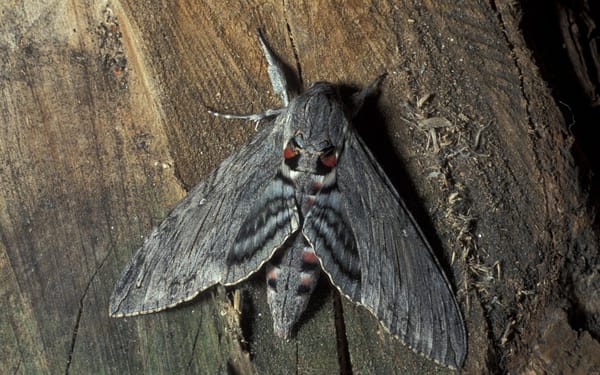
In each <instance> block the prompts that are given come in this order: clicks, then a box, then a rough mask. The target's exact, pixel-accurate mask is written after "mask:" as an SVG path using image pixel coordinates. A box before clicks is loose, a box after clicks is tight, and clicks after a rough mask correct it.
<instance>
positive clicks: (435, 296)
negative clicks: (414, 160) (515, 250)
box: [305, 129, 466, 368]
mask: <svg viewBox="0 0 600 375" xmlns="http://www.w3.org/2000/svg"><path fill="white" fill-rule="evenodd" d="M333 191H334V193H333V194H332V193H328V194H325V195H323V196H321V194H319V195H318V196H317V197H316V200H315V206H317V207H318V208H319V207H321V206H324V208H319V209H318V210H317V211H316V212H314V213H313V212H312V211H311V214H310V215H309V217H307V223H306V224H305V229H306V228H307V227H308V228H310V227H311V226H314V224H312V222H313V221H315V222H317V223H326V227H332V228H336V229H335V230H330V231H327V230H320V231H319V230H312V231H311V230H309V231H308V234H306V233H305V235H307V237H308V238H309V239H311V241H312V242H313V243H314V245H315V251H316V253H317V254H318V255H319V257H320V258H321V260H322V265H323V268H324V270H325V272H326V273H327V274H328V275H329V276H330V278H331V280H332V282H333V283H334V284H335V285H336V286H337V287H338V289H340V291H342V293H344V294H345V295H347V296H349V297H350V298H352V299H353V300H354V301H355V302H357V303H360V304H362V305H364V306H365V307H367V309H369V310H370V311H371V312H372V313H373V314H374V315H375V316H377V317H378V318H379V320H380V321H381V323H382V324H383V326H384V327H385V328H386V329H388V330H389V331H390V332H391V333H392V334H394V335H395V336H398V337H399V338H400V339H401V340H402V341H403V342H405V343H406V344H407V345H408V346H410V347H411V348H412V349H414V350H415V351H417V352H419V353H421V354H424V355H426V356H427V357H429V358H432V359H433V360H435V361H437V362H439V363H442V364H445V365H447V366H450V367H453V368H458V367H460V366H461V365H462V362H463V360H464V357H465V353H466V339H465V331H464V325H463V321H462V317H461V314H460V311H459V308H458V305H457V303H456V301H455V299H454V295H453V293H452V290H451V288H450V285H449V283H448V281H447V279H446V277H445V275H444V274H443V272H442V270H441V268H440V266H439V265H438V262H437V260H436V259H435V258H434V255H433V252H432V250H431V248H430V247H429V245H428V243H427V242H426V240H425V238H424V237H423V235H422V233H421V231H420V229H419V228H418V226H417V225H416V223H415V222H414V219H413V218H412V216H411V214H410V213H409V212H408V210H407V209H406V207H405V206H404V203H403V202H402V200H401V198H400V197H399V196H398V194H397V192H396V191H395V189H394V187H393V186H392V185H391V183H390V181H389V180H388V178H387V177H386V175H385V174H384V173H383V171H382V169H381V167H380V166H379V165H378V163H377V162H376V161H375V159H374V158H373V156H372V155H371V153H370V151H369V150H368V149H367V148H366V146H365V145H364V143H363V141H362V140H361V139H360V138H359V137H358V135H357V134H356V133H355V132H354V131H353V130H352V129H348V131H347V134H346V142H345V145H344V148H343V151H342V153H341V155H340V156H339V160H338V164H337V167H336V184H335V188H334V189H333ZM328 207H334V208H335V209H336V212H335V213H334V214H327V213H325V212H324V211H326V209H327V208H328ZM313 215H314V218H311V217H312V216H313ZM333 220H341V222H339V223H333V222H332V221H333ZM317 226H323V224H318V225H317ZM305 232H306V231H305ZM319 232H324V233H330V234H335V235H336V236H333V237H331V236H330V237H331V238H325V240H319V237H320V236H319V235H318V233H319ZM321 237H323V236H321ZM339 238H353V239H354V240H355V245H354V246H351V247H350V250H349V251H348V250H346V251H345V252H344V251H342V250H339V249H337V247H336V246H331V245H329V244H331V243H333V244H336V243H339ZM331 249H334V252H333V253H331ZM355 252H356V254H357V256H358V258H359V259H360V261H359V270H358V272H359V273H360V282H359V285H358V286H353V285H350V284H348V280H349V279H348V278H347V277H338V276H337V275H343V276H347V273H344V272H338V270H337V269H338V268H340V267H339V266H340V265H342V266H343V265H345V264H348V262H349V261H351V259H344V257H345V256H350V255H353V254H354V253H355ZM342 270H343V267H342ZM349 286H351V287H352V288H354V289H357V290H359V291H360V292H359V296H357V297H353V296H352V294H351V293H348V292H347V291H348V288H349ZM354 289H352V290H354Z"/></svg>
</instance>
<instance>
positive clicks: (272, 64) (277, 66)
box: [257, 29, 297, 107]
mask: <svg viewBox="0 0 600 375" xmlns="http://www.w3.org/2000/svg"><path fill="white" fill-rule="evenodd" d="M257 32H258V40H259V41H260V45H261V47H262V49H263V53H264V54H265V58H266V59H267V63H268V64H269V67H268V69H267V70H268V72H269V78H270V79H271V86H273V91H274V92H275V94H278V95H279V96H280V97H281V101H282V102H283V106H284V107H287V105H288V103H289V102H290V99H291V98H292V96H294V95H295V94H296V93H297V90H296V86H297V85H296V82H295V80H294V79H293V77H292V75H291V74H290V72H289V69H288V68H287V66H286V65H285V64H284V63H283V62H282V61H281V60H280V59H279V58H278V57H277V55H275V53H274V52H273V50H272V49H271V47H269V44H268V43H267V40H266V39H265V36H264V35H263V33H262V31H261V30H260V29H257Z"/></svg>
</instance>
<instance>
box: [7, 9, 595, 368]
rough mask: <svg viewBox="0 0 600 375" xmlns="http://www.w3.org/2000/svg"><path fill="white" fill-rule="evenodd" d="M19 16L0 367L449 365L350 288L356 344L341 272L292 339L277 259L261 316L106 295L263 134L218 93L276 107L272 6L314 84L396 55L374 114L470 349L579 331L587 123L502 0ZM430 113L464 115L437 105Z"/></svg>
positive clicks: (252, 305) (589, 349) (344, 78)
mask: <svg viewBox="0 0 600 375" xmlns="http://www.w3.org/2000/svg"><path fill="white" fill-rule="evenodd" d="M0 15H1V16H0V25H2V26H1V27H0V30H1V31H2V33H0V51H1V52H0V90H1V99H0V113H1V115H2V121H1V126H2V127H1V131H2V133H1V136H0V239H1V241H0V280H1V281H2V287H0V296H1V298H2V304H1V306H0V342H1V343H2V350H1V351H0V373H52V374H54V373H75V374H79V373H119V374H121V373H169V374H173V373H252V372H256V373H261V374H262V373H290V372H297V373H332V372H333V373H335V372H339V371H347V370H349V369H351V370H353V371H354V372H356V373H383V372H395V373H432V372H447V370H446V369H444V368H441V367H439V366H437V365H435V364H433V363H431V362H430V361H428V360H426V359H424V358H422V357H420V356H418V355H416V354H414V353H412V352H411V351H410V350H408V349H406V348H404V347H403V346H402V345H401V344H400V343H399V342H398V341H397V340H396V339H394V338H391V337H389V335H387V334H386V333H385V331H384V330H383V329H381V327H379V326H378V324H377V321H376V320H375V319H374V318H373V317H371V316H370V315H369V313H368V312H366V311H365V310H364V309H362V308H360V307H354V306H352V305H351V304H349V303H347V302H346V301H344V302H343V303H342V309H341V310H342V311H343V317H344V322H345V329H346V333H345V336H346V339H347V348H346V349H345V350H342V352H343V351H347V354H348V356H349V357H348V358H349V363H345V364H343V365H340V363H342V362H344V361H342V360H340V358H342V357H344V356H343V353H341V354H339V352H340V350H341V349H339V348H338V347H337V342H336V321H335V312H334V311H335V308H334V303H333V300H332V297H331V293H330V291H328V290H327V286H326V285H327V284H326V283H323V284H322V285H324V288H325V289H324V290H322V291H320V292H319V293H318V294H317V295H316V296H315V298H313V301H311V307H310V310H309V311H308V313H307V316H306V319H304V321H303V322H302V324H300V326H299V328H298V333H297V336H296V337H295V338H294V339H293V340H292V341H290V342H282V341H280V340H278V339H275V338H274V337H272V329H271V319H270V315H269V312H268V308H267V306H266V301H265V296H264V290H263V289H262V288H263V286H262V279H261V278H260V275H259V276H257V278H256V279H253V280H251V281H250V282H248V283H246V284H245V285H243V286H242V289H243V291H244V292H243V293H242V294H243V296H244V298H243V304H242V310H241V315H240V316H238V313H237V312H236V311H235V309H233V308H232V306H231V303H230V300H229V298H228V297H227V295H226V293H225V292H224V291H223V290H222V289H219V288H215V289H214V290H212V291H210V292H207V293H204V294H202V295H201V296H200V297H199V298H198V299H196V300H194V301H192V302H191V303H189V304H186V305H185V306H182V307H180V308H176V309H172V310H169V311H165V312H162V313H159V314H153V315H147V316H141V317H136V318H128V319H110V318H108V299H109V296H110V293H111V292H112V288H113V286H114V283H115V282H116V280H117V278H118V276H119V274H120V272H121V270H122V268H123V267H124V265H125V264H126V262H127V261H128V259H129V258H130V257H131V255H132V253H133V252H134V251H135V250H136V249H137V247H138V246H139V245H140V244H141V242H142V237H143V236H144V235H146V234H148V233H149V231H150V229H151V227H152V226H153V225H154V224H156V223H158V222H159V221H160V219H161V218H162V217H164V215H165V214H166V212H167V211H168V209H169V207H171V206H172V205H173V204H174V203H175V202H176V201H177V200H178V199H180V198H181V197H183V196H184V195H185V190H186V189H187V188H189V187H191V186H193V185H194V184H195V183H197V182H198V181H200V180H201V179H202V177H203V176H205V175H206V174H207V173H208V172H209V171H210V170H211V169H212V168H213V167H215V166H216V165H217V164H218V163H219V162H220V161H221V160H223V159H224V158H225V157H226V156H227V155H228V154H230V153H231V152H232V151H234V150H235V149H236V147H237V145H239V144H240V143H242V142H244V141H245V140H247V139H248V138H249V137H250V136H251V135H252V132H253V124H249V123H246V122H241V121H231V120H222V119H216V118H214V117H211V116H210V115H208V114H207V113H206V110H205V108H206V107H211V108H216V109H218V110H220V111H224V112H237V113H252V112H258V111H261V110H264V109H266V108H271V107H275V106H277V104H278V102H277V98H276V97H275V96H274V95H273V94H272V93H271V92H270V87H269V81H268V78H267V73H266V69H265V68H266V64H265V62H264V59H263V57H262V52H261V50H260V48H259V46H258V43H257V39H256V35H255V29H256V27H259V26H261V27H263V28H264V29H265V31H266V34H267V37H268V39H269V41H270V43H271V44H272V46H273V48H274V50H275V51H277V53H278V54H279V55H280V56H281V57H282V58H283V59H284V60H286V61H288V62H289V63H290V65H291V66H292V67H300V68H301V74H302V79H303V82H304V84H305V86H308V85H309V84H310V83H313V82H315V81H317V80H329V81H336V82H343V83H351V84H357V85H364V84H366V83H368V82H370V81H371V80H372V79H373V78H375V77H376V76H377V75H379V74H380V73H382V72H384V71H387V72H389V76H388V77H387V78H386V80H385V82H384V85H383V87H382V90H381V97H380V99H379V101H378V105H377V106H374V105H372V106H370V108H369V109H368V111H367V113H366V114H365V115H364V116H362V118H361V120H360V121H359V124H358V125H359V126H361V125H362V127H361V133H362V134H363V136H364V137H365V139H366V140H367V143H368V144H369V145H370V146H371V147H372V148H373V151H374V152H375V154H376V155H377V156H378V157H379V159H380V160H381V161H382V164H383V165H384V167H385V168H386V170H387V171H388V173H389V174H390V176H391V178H392V179H393V180H394V182H395V183H396V185H397V187H398V188H399V190H400V191H401V193H402V194H403V195H404V196H405V197H406V200H407V203H408V205H409V207H410V208H411V209H412V210H413V211H414V213H415V216H416V217H417V220H418V221H419V222H420V223H421V224H422V226H423V228H424V230H425V231H426V233H427V235H428V237H429V238H430V240H431V242H432V244H433V246H434V248H435V250H436V252H437V254H438V256H439V258H440V259H441V261H442V263H443V264H444V266H445V268H446V270H447V272H448V274H449V276H450V279H451V280H452V281H453V283H454V285H455V286H456V289H457V290H458V296H459V301H460V302H461V305H462V308H463V311H464V315H465V320H466V322H467V329H468V332H469V354H468V358H467V362H466V364H465V369H466V371H467V372H472V373H481V372H482V371H492V372H493V371H501V370H505V371H506V370H508V371H511V372H521V371H525V370H533V371H537V370H539V369H544V368H552V367H551V366H550V365H549V364H547V363H546V362H547V360H548V356H547V353H548V350H549V349H548V348H549V346H547V345H546V346H545V345H544V344H543V343H542V344H540V341H541V340H540V338H544V339H545V340H546V341H544V342H554V341H551V340H550V339H552V338H556V337H558V335H565V334H567V335H568V334H571V335H575V334H576V333H577V332H576V331H575V330H573V328H571V326H570V325H569V321H568V316H567V314H566V313H565V312H564V311H563V309H564V308H567V309H568V308H569V306H571V305H570V304H571V303H572V300H569V299H567V298H566V293H567V292H568V291H569V290H570V289H569V288H571V287H573V288H574V289H576V290H577V293H578V295H584V294H585V293H586V292H589V293H590V294H591V293H592V291H593V290H595V292H593V293H596V295H597V293H598V292H597V289H594V288H595V285H598V283H599V281H598V278H594V277H593V274H592V273H591V271H589V269H588V268H586V267H584V266H581V267H580V268H577V267H574V266H573V263H576V262H575V261H574V260H575V259H581V258H584V259H585V258H586V257H589V256H590V254H592V255H593V251H595V249H597V244H598V242H597V237H596V234H595V233H593V232H592V231H591V223H592V221H591V220H592V216H591V214H590V213H589V212H588V211H585V210H582V209H581V205H582V202H583V198H582V197H583V193H581V191H580V190H579V188H578V185H577V175H576V169H575V166H574V165H573V162H572V159H571V155H570V154H569V147H570V143H569V142H570V140H569V138H568V137H567V136H565V134H566V125H565V123H564V121H563V119H562V117H561V115H560V112H559V111H558V109H557V106H556V104H555V103H554V101H553V99H552V98H551V96H550V95H549V92H548V90H547V89H546V87H545V86H544V83H543V81H542V80H541V78H540V76H539V74H538V72H537V68H536V66H535V65H534V62H533V60H532V59H531V57H530V55H529V52H528V50H527V48H526V46H525V43H524V41H523V39H522V36H521V35H520V31H519V28H518V22H519V18H517V16H515V14H514V13H513V10H512V9H511V8H508V7H507V6H505V5H503V4H499V5H498V9H493V8H491V7H490V4H489V3H488V2H477V1H466V2H463V3H462V4H461V6H460V7H457V6H456V4H455V2H452V1H446V2H443V1H435V2H433V1H423V2H421V3H420V4H417V5H415V4H413V3H412V2H410V4H409V3H408V2H407V3H401V4H399V3H398V2H394V1H390V2H387V1H381V2H373V3H369V4H365V3H361V2H345V3H339V2H336V3H325V2H312V1H294V2H253V1H244V2H199V3H194V4H191V3H190V4H188V3H182V2H160V1H147V2H143V3H141V2H135V1H121V2H110V4H108V3H106V2H96V3H90V2H77V1H75V2H64V1H58V2H54V3H52V5H51V6H43V5H40V4H33V3H31V4H24V5H23V4H20V3H18V2H14V3H9V4H6V5H2V6H0ZM428 96H430V97H429V99H428V100H423V102H424V103H422V104H421V103H420V99H424V98H426V97H428ZM407 103H408V104H407ZM417 103H419V105H417ZM431 117H440V118H444V119H446V120H447V123H448V124H450V126H448V127H443V128H436V129H433V130H432V129H429V130H425V129H421V128H419V123H420V122H419V120H420V119H422V118H431ZM402 119H404V120H402ZM431 136H435V144H433V143H432V144H430V145H429V147H427V145H428V141H427V139H428V137H431ZM399 166H401V167H399ZM409 181H410V182H409ZM576 250H577V251H578V252H576ZM567 263H569V264H570V267H569V268H568V271H566V270H567V267H566V266H565V265H566V264H567ZM575 273H577V277H573V278H568V276H569V275H571V274H575ZM564 280H570V282H572V283H574V284H575V285H564V284H562V283H561V281H564ZM582 303H584V305H585V302H582ZM585 306H586V307H590V306H591V305H590V306H588V305H585ZM592 308H593V306H591V307H590V308H589V309H588V310H586V311H590V310H591V311H592V312H593V309H592ZM542 322H545V323H546V324H542ZM240 326H241V328H240ZM338 332H339V325H338ZM578 340H581V342H579V341H578ZM580 343H584V344H585V350H584V349H581V345H579V344H580ZM578 345H579V346H578ZM578 348H579V349H578ZM599 350H600V349H598V343H597V342H596V341H594V340H593V339H591V338H590V336H589V335H587V336H582V337H571V341H570V342H569V347H568V350H565V351H563V352H560V353H558V354H556V353H553V357H552V358H551V359H553V358H556V360H557V361H558V360H562V359H564V360H565V361H567V360H568V359H569V358H574V357H576V358H578V360H579V362H575V364H574V365H572V366H575V367H576V366H580V368H582V369H584V368H585V369H589V368H594V367H593V361H594V360H597V358H598V356H596V357H594V353H597V352H598V351H599ZM560 356H562V357H560ZM594 358H596V359H594ZM545 361H546V362H545ZM571 362H573V361H571ZM571 362H569V363H571ZM340 366H342V367H341V368H340ZM544 366H545V367H544ZM585 366H588V367H585Z"/></svg>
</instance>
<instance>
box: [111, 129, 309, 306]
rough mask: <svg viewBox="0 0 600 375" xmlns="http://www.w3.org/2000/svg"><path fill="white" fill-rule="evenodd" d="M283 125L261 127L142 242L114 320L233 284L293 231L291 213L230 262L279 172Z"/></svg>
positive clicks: (121, 285) (119, 288) (118, 290)
mask: <svg viewBox="0 0 600 375" xmlns="http://www.w3.org/2000/svg"><path fill="white" fill-rule="evenodd" d="M280 138H281V126H280V124H279V123H278V121H277V120H275V122H274V123H273V124H269V125H266V126H264V127H263V128H262V129H261V130H260V131H259V132H258V133H257V134H256V135H255V136H254V137H253V138H252V140H251V141H250V142H249V143H247V144H245V145H243V146H240V148H239V149H238V150H237V151H236V152H235V153H234V154H233V155H231V156H230V157H229V158H227V159H226V160H225V161H224V162H223V163H222V164H221V165H220V166H219V167H218V168H217V169H216V170H214V171H213V172H212V173H211V174H210V175H209V176H208V177H207V178H206V179H205V180H204V181H202V182H201V183H200V184H199V185H197V186H196V187H195V188H194V189H192V190H191V191H190V192H189V194H188V195H187V196H186V197H185V198H184V199H183V200H182V201H180V202H179V203H178V204H177V205H176V206H175V207H174V208H173V210H172V211H171V212H170V213H169V214H168V216H167V217H166V218H165V219H164V221H163V222H162V223H161V224H160V225H159V226H158V227H156V228H154V230H153V231H152V233H151V234H150V236H149V237H148V238H147V239H146V240H145V241H144V244H143V245H142V247H141V248H140V249H139V250H138V251H137V252H136V254H135V255H134V257H133V259H131V261H130V263H129V264H128V265H127V267H126V269H125V271H124V273H123V275H122V277H121V279H120V280H119V282H118V283H117V285H116V287H115V290H114V292H113V295H112V297H111V301H110V313H111V315H112V316H126V315H137V314H142V313H149V312H155V311H159V310H162V309H165V308H168V307H172V306H175V305H177V304H179V303H181V302H184V301H187V300H190V299H192V298H193V297H195V296H196V295H197V294H198V293H200V292H201V291H203V290H205V289H207V288H208V287H210V286H212V285H214V284H216V283H222V284H225V285H229V284H233V283H236V282H238V281H239V280H240V279H242V278H245V277H247V276H248V275H249V274H251V273H252V272H254V271H256V270H257V269H258V268H260V266H261V265H262V264H263V263H264V262H265V261H266V260H267V259H268V258H269V257H270V255H271V254H272V253H273V251H274V250H275V249H274V248H273V247H276V246H275V245H274V244H279V245H281V244H282V243H283V242H284V241H285V239H286V238H287V237H288V236H289V235H290V234H291V232H292V231H293V230H294V227H293V220H292V219H295V220H297V217H294V214H293V213H292V214H290V215H288V216H287V221H285V220H284V221H283V222H279V223H278V225H277V228H276V230H275V231H274V232H273V233H271V236H270V238H269V239H270V242H269V244H270V246H264V247H258V248H256V249H254V252H253V253H252V254H248V256H247V257H246V258H245V259H244V262H234V263H231V262H228V261H227V258H228V256H227V255H228V253H229V252H230V251H231V249H232V248H233V247H234V246H235V241H236V238H237V234H238V233H239V232H240V228H241V227H242V226H243V225H244V222H245V221H246V219H247V217H248V215H249V214H250V213H251V210H252V209H253V208H254V207H255V205H256V202H257V201H260V200H261V196H262V195H263V194H264V191H265V190H266V188H267V187H268V186H269V185H270V184H272V181H273V179H274V178H275V176H276V175H277V171H278V169H279V166H280V161H281V144H282V141H281V139H280Z"/></svg>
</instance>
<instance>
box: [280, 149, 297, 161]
mask: <svg viewBox="0 0 600 375" xmlns="http://www.w3.org/2000/svg"><path fill="white" fill-rule="evenodd" d="M297 154H298V153H297V152H296V150H294V149H292V148H291V147H289V146H288V147H286V148H285V149H284V150H283V157H284V158H285V159H291V158H293V157H294V156H296V155H297Z"/></svg>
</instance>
